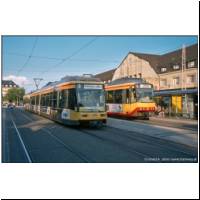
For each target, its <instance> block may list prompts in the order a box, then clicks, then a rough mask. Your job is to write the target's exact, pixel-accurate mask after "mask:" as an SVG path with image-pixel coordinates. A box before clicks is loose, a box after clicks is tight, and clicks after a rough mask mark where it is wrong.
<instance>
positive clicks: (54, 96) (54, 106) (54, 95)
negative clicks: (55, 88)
mask: <svg viewBox="0 0 200 200" xmlns="http://www.w3.org/2000/svg"><path fill="white" fill-rule="evenodd" d="M52 107H53V108H56V107H57V92H53V94H52Z"/></svg>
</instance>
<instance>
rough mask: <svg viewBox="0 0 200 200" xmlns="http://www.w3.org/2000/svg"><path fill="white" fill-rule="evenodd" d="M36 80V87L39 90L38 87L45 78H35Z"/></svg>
mask: <svg viewBox="0 0 200 200" xmlns="http://www.w3.org/2000/svg"><path fill="white" fill-rule="evenodd" d="M33 80H34V82H35V86H36V89H37V90H38V87H39V85H40V82H41V81H42V80H43V79H42V78H33Z"/></svg>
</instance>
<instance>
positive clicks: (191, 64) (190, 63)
mask: <svg viewBox="0 0 200 200" xmlns="http://www.w3.org/2000/svg"><path fill="white" fill-rule="evenodd" d="M194 65H195V62H194V60H193V61H190V62H188V64H187V66H188V68H192V67H194Z"/></svg>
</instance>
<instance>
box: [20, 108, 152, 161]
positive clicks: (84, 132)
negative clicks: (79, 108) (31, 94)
mask: <svg viewBox="0 0 200 200" xmlns="http://www.w3.org/2000/svg"><path fill="white" fill-rule="evenodd" d="M21 112H22V114H23V115H25V116H24V117H27V116H26V114H28V113H26V114H24V111H21ZM29 114H30V113H29ZM28 118H29V117H28ZM45 119H46V118H45ZM30 120H31V119H30ZM47 120H49V119H47ZM32 121H33V120H32ZM51 122H52V123H56V122H54V121H51ZM54 127H56V128H59V129H66V127H65V125H62V124H59V125H58V124H57V125H54ZM67 128H68V129H70V130H76V131H77V132H79V133H81V134H87V135H88V136H90V137H91V138H94V137H95V138H96V139H98V140H101V141H103V142H106V143H108V144H112V145H115V146H116V147H122V148H123V150H125V151H127V152H129V153H131V154H137V155H138V156H139V157H140V158H142V159H143V158H147V157H148V158H150V157H151V156H150V155H148V154H144V153H140V152H138V151H136V150H134V149H131V148H129V147H127V146H125V145H122V144H120V143H118V142H115V141H112V140H107V139H104V138H103V137H100V136H98V135H96V134H95V133H90V132H88V131H86V130H84V129H80V128H77V127H69V126H68V127H67ZM45 130H46V131H48V132H49V134H51V135H52V132H51V131H50V130H49V129H48V128H45ZM53 136H54V137H56V136H55V135H53ZM56 138H57V139H58V140H60V139H59V138H58V137H56ZM60 141H61V140H60ZM61 142H62V141H61ZM62 143H63V142H62ZM90 162H91V161H90Z"/></svg>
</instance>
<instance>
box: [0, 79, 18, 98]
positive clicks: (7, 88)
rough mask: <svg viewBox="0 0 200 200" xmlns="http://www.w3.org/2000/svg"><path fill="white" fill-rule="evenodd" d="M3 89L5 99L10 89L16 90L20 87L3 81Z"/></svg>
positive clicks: (9, 81)
mask: <svg viewBox="0 0 200 200" xmlns="http://www.w3.org/2000/svg"><path fill="white" fill-rule="evenodd" d="M1 87H2V95H3V97H5V96H6V94H7V92H8V90H9V89H11V88H16V87H19V86H18V85H17V84H15V83H14V82H13V81H11V80H2V86H1Z"/></svg>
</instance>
